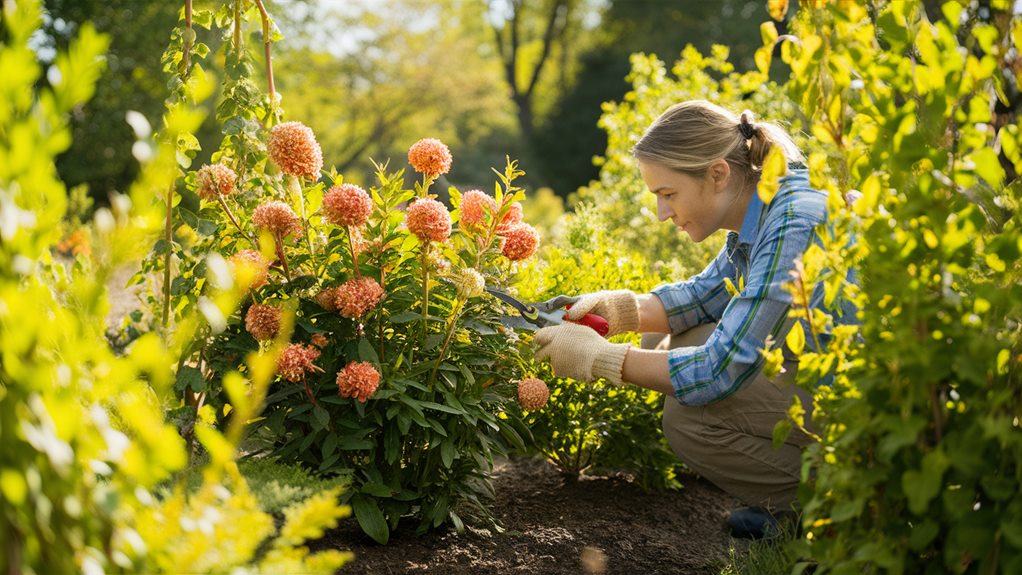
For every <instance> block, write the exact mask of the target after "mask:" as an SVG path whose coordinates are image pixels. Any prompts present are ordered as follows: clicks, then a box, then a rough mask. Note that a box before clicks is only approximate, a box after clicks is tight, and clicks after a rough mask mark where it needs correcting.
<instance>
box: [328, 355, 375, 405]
mask: <svg viewBox="0 0 1022 575" xmlns="http://www.w3.org/2000/svg"><path fill="white" fill-rule="evenodd" d="M379 385H380V372H378V371H376V368H375V367H373V364H371V363H369V362H366V361H353V362H351V363H349V364H348V365H346V366H344V369H342V370H341V371H339V372H337V393H338V395H340V396H341V397H352V398H355V399H357V400H358V401H360V402H362V403H365V402H366V401H369V398H370V397H372V395H373V394H374V393H376V388H377V387H379Z"/></svg>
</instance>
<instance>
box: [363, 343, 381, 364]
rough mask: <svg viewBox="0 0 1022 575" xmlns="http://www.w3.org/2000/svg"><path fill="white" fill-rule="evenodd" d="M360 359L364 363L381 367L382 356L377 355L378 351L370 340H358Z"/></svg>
mask: <svg viewBox="0 0 1022 575" xmlns="http://www.w3.org/2000/svg"><path fill="white" fill-rule="evenodd" d="M358 357H359V359H361V360H362V361H368V362H369V363H371V364H373V365H375V366H376V367H379V366H380V356H379V355H377V354H376V350H375V349H373V345H372V344H371V343H369V340H368V339H366V338H364V337H363V338H361V339H359V340H358Z"/></svg>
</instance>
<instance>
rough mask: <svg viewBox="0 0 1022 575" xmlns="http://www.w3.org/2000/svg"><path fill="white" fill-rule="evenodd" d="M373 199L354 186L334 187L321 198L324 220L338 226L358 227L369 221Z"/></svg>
mask: <svg viewBox="0 0 1022 575" xmlns="http://www.w3.org/2000/svg"><path fill="white" fill-rule="evenodd" d="M372 213H373V199H372V198H371V197H370V196H369V193H368V192H366V191H365V190H363V189H362V188H360V187H358V186H356V185H354V184H343V185H340V186H334V187H332V188H330V190H329V191H328V192H327V193H326V195H325V196H323V214H324V216H326V220H327V221H328V222H330V223H332V224H334V225H338V226H351V227H358V226H361V225H363V224H365V223H366V222H368V221H369V216H370V215H371V214H372Z"/></svg>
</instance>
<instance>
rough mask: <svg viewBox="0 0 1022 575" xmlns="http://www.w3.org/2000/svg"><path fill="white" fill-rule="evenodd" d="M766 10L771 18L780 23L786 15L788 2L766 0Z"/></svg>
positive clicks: (783, 0)
mask: <svg viewBox="0 0 1022 575" xmlns="http://www.w3.org/2000/svg"><path fill="white" fill-rule="evenodd" d="M767 10H768V11H769V12H770V17H771V18H773V19H774V20H777V21H778V22H780V21H781V20H784V16H785V15H786V14H787V13H788V0H767Z"/></svg>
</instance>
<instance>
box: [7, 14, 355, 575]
mask: <svg viewBox="0 0 1022 575" xmlns="http://www.w3.org/2000/svg"><path fill="white" fill-rule="evenodd" d="M2 7H3V25H4V33H3V35H2V39H3V43H2V44H0V69H3V71H4V82H3V83H2V84H0V212H2V214H3V217H2V218H0V239H2V241H0V358H2V363H0V493H2V498H0V541H2V542H3V543H2V544H0V565H2V568H3V570H4V571H5V572H8V573H39V574H44V573H96V572H153V573H155V572H191V573H207V572H217V573H220V572H226V571H232V572H238V573H245V572H251V573H256V572H266V573H276V572H281V571H294V570H300V571H302V572H309V573H312V572H317V573H333V572H334V571H335V570H336V569H337V568H338V567H340V566H341V565H342V564H343V563H344V562H346V561H347V560H348V558H349V556H348V554H346V553H342V552H338V551H327V552H322V553H318V554H310V553H309V551H308V549H307V548H306V547H303V546H302V543H303V542H304V541H306V540H308V539H313V538H316V537H318V536H320V535H321V533H322V531H323V529H324V528H328V527H330V526H333V525H335V524H336V521H337V519H339V518H340V517H343V516H344V515H345V514H346V513H347V512H348V510H347V509H346V508H343V507H340V506H338V505H337V496H338V490H336V489H334V490H331V491H327V492H325V493H322V494H319V495H316V496H313V497H312V498H310V499H309V500H308V502H307V503H305V504H302V505H297V506H294V507H292V508H290V509H288V510H287V511H286V512H285V516H286V520H285V522H284V525H283V526H282V527H281V528H280V530H279V531H278V530H277V528H276V527H275V526H274V522H273V519H272V518H271V517H270V516H269V515H267V514H266V513H264V512H263V511H261V510H260V509H259V506H258V504H257V502H256V500H255V498H254V497H253V496H252V493H251V492H250V491H249V489H248V488H247V486H246V483H245V481H244V479H242V477H241V475H240V474H239V473H238V469H237V466H236V465H235V463H234V453H235V450H236V446H237V442H238V440H239V438H240V431H241V428H243V427H244V425H245V421H246V420H247V418H248V417H251V416H253V415H254V414H255V413H256V412H257V410H258V407H259V401H258V400H247V399H246V394H245V393H242V394H241V395H239V396H238V397H237V398H236V402H235V403H236V409H237V411H238V413H239V414H240V417H239V418H238V420H237V422H236V424H235V426H234V427H233V428H232V429H229V430H228V431H227V433H226V435H221V434H220V433H219V432H217V431H215V430H213V429H212V428H208V427H207V428H204V429H203V430H202V431H201V436H202V440H203V442H204V443H205V444H206V446H207V447H208V448H209V449H210V452H211V453H212V454H213V457H212V458H211V460H210V462H209V463H208V464H207V465H205V466H204V467H202V468H201V473H202V482H201V486H200V487H199V488H198V490H197V491H196V492H195V493H194V494H191V495H189V494H188V493H187V492H186V490H185V489H184V479H185V474H184V473H182V472H183V471H184V470H185V468H186V464H187V462H188V457H187V453H186V449H185V443H184V441H183V440H182V439H181V437H180V436H179V435H178V434H177V432H176V430H175V429H174V428H173V427H172V426H170V425H167V424H166V423H164V415H163V409H162V407H163V402H164V401H166V400H167V399H168V398H169V391H170V385H171V383H172V376H173V372H172V370H171V366H172V365H173V363H174V358H175V351H176V349H177V348H178V347H179V346H180V341H176V340H174V341H170V342H167V343H165V342H164V341H162V340H161V338H160V336H159V335H158V334H156V333H151V334H147V335H144V336H142V337H140V338H139V339H137V340H136V341H134V342H133V343H132V345H131V347H130V348H129V349H128V350H127V352H126V353H125V354H124V355H123V356H117V355H115V354H114V353H112V351H111V350H110V347H109V346H108V344H107V342H106V340H105V338H104V335H103V333H102V331H101V330H102V326H103V325H104V321H103V320H104V315H105V313H106V311H107V309H108V305H109V304H108V302H107V297H106V292H105V288H104V281H105V280H106V279H107V278H108V277H109V273H110V269H111V267H112V266H114V265H116V264H119V263H121V262H123V261H124V260H125V258H126V257H129V256H131V255H133V254H132V253H131V252H132V251H133V250H134V247H135V246H137V242H138V239H139V238H144V237H150V236H151V234H152V233H153V231H154V228H155V225H156V223H157V222H158V221H159V220H158V218H157V217H156V214H155V213H154V212H153V208H152V207H151V206H152V205H153V201H152V199H153V198H152V191H153V189H154V186H155V189H163V188H166V187H167V186H168V185H170V182H172V181H173V179H174V177H175V174H176V169H175V168H174V164H175V155H174V151H173V147H172V146H170V145H165V144H164V145H161V146H160V147H159V149H158V151H157V152H156V154H155V156H154V157H153V159H152V161H151V162H149V163H148V164H147V165H146V166H145V167H144V169H143V171H142V174H141V175H140V179H139V180H138V181H137V182H136V184H135V185H134V186H133V187H132V193H131V196H130V197H128V196H123V197H120V198H118V199H116V201H115V202H114V209H113V210H107V209H104V210H100V211H99V212H97V215H96V220H95V222H94V229H95V235H96V237H95V238H94V244H95V252H96V257H95V258H93V259H87V258H84V257H79V258H77V259H75V260H74V262H73V263H71V264H65V263H62V262H57V261H54V260H53V259H52V258H51V255H50V254H51V249H52V248H53V246H54V244H55V243H56V241H57V240H58V239H59V236H60V233H61V224H60V221H61V218H62V217H63V216H64V212H65V209H66V207H67V192H66V188H65V186H64V184H63V182H62V181H61V180H60V179H59V178H58V177H57V171H56V168H55V165H54V158H55V157H56V156H57V154H59V153H61V152H63V151H64V150H66V149H67V148H68V146H69V145H70V144H71V135H70V130H69V126H68V114H69V112H70V111H71V110H73V109H74V108H75V107H76V106H80V105H81V104H82V103H84V102H86V101H88V99H89V98H90V97H91V96H92V95H93V93H94V88H95V82H96V79H97V77H98V76H99V74H100V73H101V69H102V68H101V66H102V62H103V61H102V59H101V55H102V54H103V52H104V50H105V49H106V47H107V45H108V39H107V38H106V37H104V36H101V35H99V34H97V33H96V32H95V30H94V29H93V28H92V27H91V26H83V27H82V28H81V30H80V32H79V35H78V38H77V39H76V40H74V41H73V42H72V43H71V44H70V46H69V47H68V49H67V50H66V51H62V52H60V53H59V54H58V55H57V57H56V59H55V66H56V70H57V71H59V77H60V78H61V81H60V82H57V83H55V85H54V86H53V87H52V88H49V89H41V90H40V89H36V88H35V84H36V81H37V80H38V79H39V77H40V74H41V73H42V70H41V67H40V66H39V64H38V63H37V60H36V54H35V53H34V52H33V51H32V50H31V49H30V48H29V47H28V46H29V39H30V37H31V36H32V34H33V33H34V32H35V31H36V30H37V29H38V27H39V24H40V18H41V10H40V6H39V4H38V2H31V1H21V0H19V1H18V2H17V3H13V2H10V1H6V2H4V3H3V5H2ZM201 119H202V115H201V114H195V113H193V112H191V111H190V110H188V109H187V107H184V106H182V107H178V108H175V109H171V110H170V111H169V112H168V114H167V116H166V117H165V124H164V126H165V129H166V133H165V134H164V136H165V140H163V141H164V142H166V141H172V140H173V138H174V135H175V134H176V133H178V132H179V131H187V130H194V129H196V128H197V127H198V123H199V122H200V121H201ZM136 255H137V254H136ZM183 333H184V335H185V336H186V337H187V336H188V335H189V333H188V331H187V330H184V331H183ZM261 361H265V359H262V358H256V357H253V358H252V362H253V365H258V364H259V363H260V362H261ZM265 384H266V382H265V378H263V379H262V381H260V380H259V379H257V378H253V381H252V382H251V385H250V387H249V392H250V393H251V394H252V395H253V396H255V397H256V398H258V397H259V387H260V386H262V387H263V388H265ZM168 487H169V494H168V495H166V496H165V497H162V498H161V497H157V496H156V495H155V493H156V492H157V489H167V488H168ZM274 534H277V536H276V537H274ZM271 537H274V538H272V539H269V540H268V538H271Z"/></svg>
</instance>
